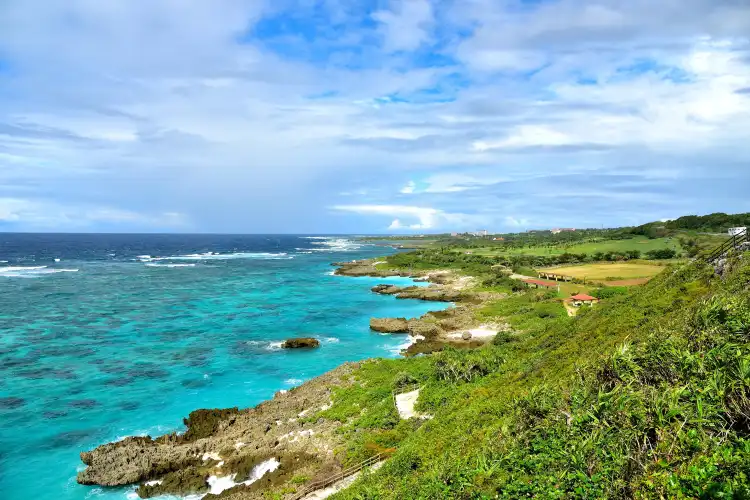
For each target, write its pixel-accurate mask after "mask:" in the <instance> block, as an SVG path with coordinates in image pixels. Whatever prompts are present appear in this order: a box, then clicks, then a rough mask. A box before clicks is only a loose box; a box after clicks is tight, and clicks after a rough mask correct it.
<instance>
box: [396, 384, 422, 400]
mask: <svg viewBox="0 0 750 500" xmlns="http://www.w3.org/2000/svg"><path fill="white" fill-rule="evenodd" d="M420 387H421V386H420V384H419V382H414V383H413V384H408V385H405V386H403V387H397V388H396V389H393V390H392V391H391V397H392V398H393V404H394V405H395V404H396V396H398V395H399V394H405V393H407V392H412V391H416V390H417V389H419V388H420Z"/></svg>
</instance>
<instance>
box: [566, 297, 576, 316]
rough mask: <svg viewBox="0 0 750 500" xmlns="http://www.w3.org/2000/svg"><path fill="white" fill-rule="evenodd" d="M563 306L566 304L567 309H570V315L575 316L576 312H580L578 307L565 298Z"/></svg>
mask: <svg viewBox="0 0 750 500" xmlns="http://www.w3.org/2000/svg"><path fill="white" fill-rule="evenodd" d="M563 306H565V310H566V311H568V316H575V315H576V314H578V308H576V307H575V306H574V305H573V304H571V303H570V302H569V301H567V300H564V301H563Z"/></svg>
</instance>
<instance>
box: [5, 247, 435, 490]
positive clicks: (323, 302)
mask: <svg viewBox="0 0 750 500" xmlns="http://www.w3.org/2000/svg"><path fill="white" fill-rule="evenodd" d="M392 251H393V250H391V249H387V248H383V247H373V246H361V245H358V244H355V243H353V242H352V241H350V240H347V239H344V238H328V239H307V238H302V237H292V236H283V237H266V236H242V237H227V236H105V235H99V236H96V235H94V236H92V235H87V236H59V235H58V236H56V235H47V236H40V235H2V236H0V260H6V261H8V262H5V263H0V298H1V299H2V300H1V302H0V332H1V333H0V375H1V376H0V422H1V423H2V425H1V426H0V492H2V493H0V497H2V498H8V499H32V498H33V499H66V500H68V499H70V500H72V499H84V498H107V499H109V498H117V499H122V498H126V497H127V496H128V494H130V495H131V496H132V488H118V489H106V488H98V487H85V486H80V485H78V484H76V482H75V475H76V472H77V471H78V470H80V469H81V468H82V467H83V465H82V463H81V462H80V460H79V457H78V454H79V453H80V452H81V451H83V450H87V449H91V448H92V447H95V446H96V445H99V444H102V443H105V442H108V441H112V440H116V439H120V438H122V437H124V436H129V435H141V434H150V435H159V434H163V433H167V432H171V431H175V430H181V429H182V424H181V422H182V417H184V416H186V415H187V414H188V413H189V412H190V411H191V410H194V409H197V408H213V407H230V406H239V407H246V406H251V405H254V404H257V403H259V402H260V401H262V400H264V399H268V398H270V397H272V396H273V394H274V392H275V391H277V390H279V389H284V388H287V389H288V388H290V387H292V386H295V385H299V384H300V383H301V382H302V381H304V380H306V379H309V378H311V377H314V376H316V375H319V374H321V373H323V372H324V371H326V370H329V369H331V368H334V367H336V366H338V365H339V364H341V363H342V362H344V361H352V360H358V359H363V358H367V357H374V356H380V357H395V356H397V355H398V352H399V349H400V346H402V345H403V344H404V342H405V341H406V340H407V338H406V337H405V336H383V335H378V334H375V333H372V332H370V331H369V328H368V320H369V318H370V317H371V316H406V317H417V316H420V315H422V314H424V313H425V312H427V311H429V310H436V309H440V308H442V307H445V306H444V305H441V304H436V303H427V302H420V301H411V300H397V299H395V298H393V297H386V296H380V295H376V294H373V293H371V292H370V291H369V288H370V287H372V286H374V285H375V284H378V283H382V282H387V283H394V284H408V283H411V281H410V280H408V279H405V278H390V279H382V278H378V279H373V278H346V277H338V276H333V275H331V270H332V267H331V266H330V263H331V262H333V261H337V260H351V259H359V258H365V257H372V256H376V255H383V254H386V253H391V252H392ZM209 252H211V253H209ZM56 259H59V261H56ZM294 336H314V337H317V338H319V339H320V340H321V341H322V346H321V347H320V348H319V349H316V350H313V351H304V352H303V351H286V350H281V349H280V348H279V347H278V345H279V343H280V342H281V341H283V340H284V339H286V338H288V337H294Z"/></svg>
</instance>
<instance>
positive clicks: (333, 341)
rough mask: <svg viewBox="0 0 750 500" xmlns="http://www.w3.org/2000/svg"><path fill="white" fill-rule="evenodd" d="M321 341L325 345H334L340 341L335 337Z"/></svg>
mask: <svg viewBox="0 0 750 500" xmlns="http://www.w3.org/2000/svg"><path fill="white" fill-rule="evenodd" d="M322 341H323V342H325V343H326V344H335V343H337V342H340V339H337V338H336V337H325V338H323V339H322Z"/></svg>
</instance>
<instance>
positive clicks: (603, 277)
mask: <svg viewBox="0 0 750 500" xmlns="http://www.w3.org/2000/svg"><path fill="white" fill-rule="evenodd" d="M663 270H664V266H659V265H654V264H647V263H644V262H635V263H632V262H612V263H605V262H601V263H596V264H584V265H580V266H567V267H556V268H550V269H542V271H550V272H553V273H556V274H561V275H564V276H572V277H574V278H576V279H586V280H596V281H615V280H633V279H638V278H651V277H653V276H656V275H657V274H659V273H660V272H662V271H663Z"/></svg>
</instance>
